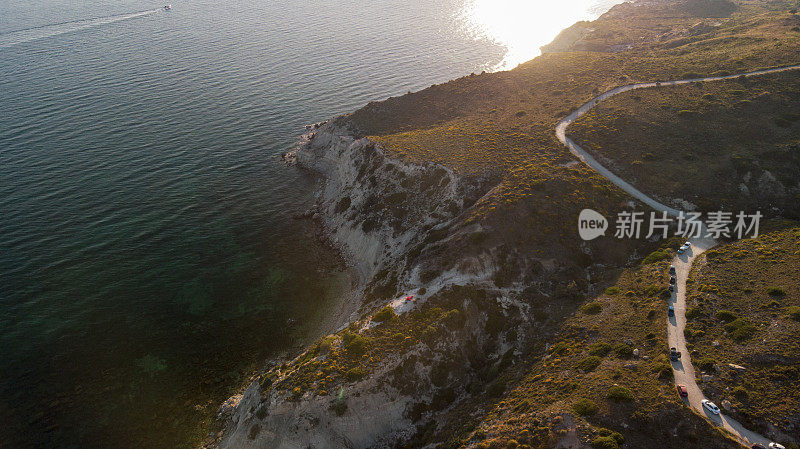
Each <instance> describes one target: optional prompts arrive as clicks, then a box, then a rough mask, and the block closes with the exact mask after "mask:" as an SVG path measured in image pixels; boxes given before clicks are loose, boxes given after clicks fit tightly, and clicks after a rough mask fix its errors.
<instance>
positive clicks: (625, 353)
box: [614, 343, 633, 359]
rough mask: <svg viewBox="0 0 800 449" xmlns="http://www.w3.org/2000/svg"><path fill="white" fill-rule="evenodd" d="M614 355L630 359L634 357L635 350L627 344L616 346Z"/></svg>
mask: <svg viewBox="0 0 800 449" xmlns="http://www.w3.org/2000/svg"><path fill="white" fill-rule="evenodd" d="M614 354H616V355H617V357H619V358H623V359H629V358H631V356H633V348H632V347H630V346H629V345H626V344H625V343H619V344H617V345H614Z"/></svg>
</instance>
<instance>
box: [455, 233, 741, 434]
mask: <svg viewBox="0 0 800 449" xmlns="http://www.w3.org/2000/svg"><path fill="white" fill-rule="evenodd" d="M672 246H674V245H667V246H666V247H665V250H666V251H667V252H669V253H673V250H672ZM668 266H669V263H668V261H661V262H656V263H653V264H644V265H641V266H639V267H635V268H632V269H629V270H626V271H625V272H624V273H623V274H622V275H621V276H620V278H619V281H618V282H617V283H616V284H615V285H613V286H611V287H609V288H607V289H606V291H605V292H604V294H602V295H600V296H598V297H596V298H593V299H592V300H590V301H589V302H587V303H586V304H584V305H583V306H582V307H581V309H580V310H579V311H578V312H577V313H575V315H574V316H572V317H571V318H570V319H568V320H567V321H566V322H565V324H564V326H563V327H562V328H561V330H560V332H559V335H558V337H557V338H556V340H555V342H554V343H553V344H552V345H551V346H550V347H549V350H548V351H547V354H546V355H545V356H544V357H543V358H542V359H540V360H537V361H536V362H535V363H534V364H533V365H532V366H531V367H530V368H529V369H528V371H527V373H526V375H525V376H524V378H523V380H522V381H520V382H519V384H518V385H517V386H516V387H515V388H514V389H513V390H511V391H510V392H509V394H508V395H507V396H505V397H504V398H503V401H502V402H500V403H499V404H497V406H496V407H495V408H494V409H493V410H492V411H491V412H489V413H488V414H487V415H486V417H485V420H484V422H483V423H481V424H480V425H479V426H478V429H477V430H476V431H475V432H473V433H472V434H471V435H470V437H469V440H468V443H470V444H471V445H476V446H477V447H512V446H513V445H514V444H515V442H516V443H519V444H527V445H529V446H530V447H542V448H545V447H553V446H552V444H553V443H554V442H556V441H561V440H562V439H564V438H566V437H568V436H569V437H573V436H574V437H575V438H577V440H578V441H582V442H587V443H588V442H591V443H592V445H594V446H595V447H609V448H613V447H621V446H622V444H621V443H622V442H625V444H626V447H653V445H654V444H655V442H658V444H659V445H660V446H662V447H685V445H686V444H687V442H689V443H691V444H692V445H693V446H696V447H717V448H721V447H737V444H736V443H734V442H732V441H730V440H728V439H727V438H726V437H725V436H724V435H721V434H719V433H718V432H717V431H716V430H714V429H712V428H711V427H710V426H707V425H706V424H705V422H704V421H703V420H702V419H700V418H699V417H698V416H696V415H695V414H693V413H692V412H691V411H689V410H688V409H687V408H686V407H684V405H683V403H682V402H681V401H680V400H679V399H678V396H677V394H676V392H675V388H674V385H673V383H672V370H671V368H670V365H669V363H668V361H667V355H666V354H667V342H666V323H667V320H666V304H667V303H666V298H668V296H669V294H668V292H665V283H664V280H665V279H667V278H668V274H667V268H668Z"/></svg>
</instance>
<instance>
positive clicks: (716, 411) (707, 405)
mask: <svg viewBox="0 0 800 449" xmlns="http://www.w3.org/2000/svg"><path fill="white" fill-rule="evenodd" d="M700 403H701V404H703V407H705V408H706V409H707V410H708V411H709V412H711V413H713V414H715V415H719V407H717V404H715V403H713V402H711V401H709V400H708V399H703V400H702V401H700Z"/></svg>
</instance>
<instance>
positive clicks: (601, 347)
mask: <svg viewBox="0 0 800 449" xmlns="http://www.w3.org/2000/svg"><path fill="white" fill-rule="evenodd" d="M609 352H611V345H610V344H608V343H606V342H597V343H592V344H591V346H589V354H590V355H594V356H597V357H605V356H606V355H608V353H609Z"/></svg>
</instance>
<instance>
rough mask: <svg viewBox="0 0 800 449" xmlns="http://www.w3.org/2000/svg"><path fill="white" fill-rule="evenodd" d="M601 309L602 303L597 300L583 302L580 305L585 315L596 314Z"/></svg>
mask: <svg viewBox="0 0 800 449" xmlns="http://www.w3.org/2000/svg"><path fill="white" fill-rule="evenodd" d="M602 310H603V305H602V304H600V303H599V302H597V301H592V302H590V303H588V304H584V305H583V306H582V307H581V312H583V313H585V314H587V315H597V314H598V313H600V312H601V311H602Z"/></svg>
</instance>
